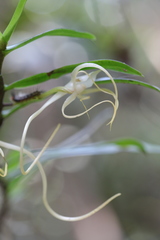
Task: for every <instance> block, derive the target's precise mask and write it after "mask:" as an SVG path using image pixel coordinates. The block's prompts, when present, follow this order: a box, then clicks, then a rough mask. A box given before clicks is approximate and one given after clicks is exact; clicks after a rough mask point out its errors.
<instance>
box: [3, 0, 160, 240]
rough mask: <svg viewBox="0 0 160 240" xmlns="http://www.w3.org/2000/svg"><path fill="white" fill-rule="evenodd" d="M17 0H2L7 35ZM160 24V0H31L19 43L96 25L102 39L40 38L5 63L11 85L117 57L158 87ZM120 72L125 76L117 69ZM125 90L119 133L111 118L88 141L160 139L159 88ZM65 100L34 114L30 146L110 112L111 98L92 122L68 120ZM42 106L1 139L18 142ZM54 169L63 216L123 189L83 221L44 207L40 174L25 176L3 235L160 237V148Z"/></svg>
mask: <svg viewBox="0 0 160 240" xmlns="http://www.w3.org/2000/svg"><path fill="white" fill-rule="evenodd" d="M17 2H18V1H16V0H5V1H4V0H0V29H1V31H2V32H3V30H4V29H5V27H6V26H7V24H8V22H9V20H10V18H11V16H12V13H13V11H14V9H15V6H16V4H17ZM159 22H160V1H158V0H152V1H151V0H134V1H129V0H81V1H78V0H58V1H57V0H45V1H42V0H28V1H27V4H26V8H25V10H24V12H23V15H22V17H21V19H20V22H19V24H18V25H17V28H16V31H15V33H14V34H13V36H12V39H11V41H10V44H14V43H16V42H20V41H22V40H24V39H27V38H29V37H32V36H34V35H36V34H39V33H41V32H43V31H47V30H50V29H54V28H70V29H75V30H80V31H87V32H90V33H93V34H94V35H95V36H96V41H90V40H85V39H84V40H83V39H73V38H72V39H71V38H68V37H53V38H49V37H46V38H42V39H40V40H37V41H35V42H33V43H31V44H29V45H27V46H25V47H24V48H20V49H19V50H16V51H14V52H13V53H11V54H9V55H8V56H7V57H6V59H5V61H4V65H3V76H4V80H5V83H6V84H8V83H10V82H13V81H15V80H17V79H21V78H24V77H27V76H30V75H33V74H36V73H40V72H46V71H50V70H52V69H54V68H58V67H61V66H64V65H68V64H73V63H79V62H82V61H88V60H95V59H114V60H119V61H123V62H125V63H127V64H129V65H131V66H132V67H135V68H136V69H138V70H139V71H141V72H142V73H143V74H144V79H141V80H143V81H145V82H148V83H151V84H154V85H157V86H159V85H160V84H159V81H160V75H159V74H160V44H159V42H160V27H159ZM113 76H119V77H121V76H123V75H122V74H117V73H113ZM136 79H137V78H136ZM139 79H140V78H139ZM68 81H69V76H65V77H62V78H60V79H58V80H50V81H49V82H48V83H43V84H41V85H40V86H36V87H33V88H30V89H26V90H25V91H26V92H27V93H29V92H32V91H35V90H37V89H38V90H43V91H46V90H48V89H50V88H53V87H55V86H61V85H64V84H65V83H66V82H68ZM118 90H119V101H120V107H119V110H118V113H117V117H116V119H115V122H114V124H113V127H112V130H111V131H110V130H109V127H106V125H105V123H104V124H103V125H102V126H101V127H100V128H99V129H98V130H97V131H96V132H95V133H94V134H92V136H89V137H88V139H87V142H89V143H91V142H96V141H103V140H113V139H115V138H121V137H134V138H138V139H141V140H144V141H146V142H150V143H155V144H160V139H159V136H160V115H159V110H160V104H159V103H160V101H159V98H160V97H159V95H158V93H157V92H154V91H153V90H148V89H145V88H142V87H140V86H134V85H123V84H118ZM10 94H11V93H7V94H6V95H5V100H6V101H9V98H10ZM97 99H101V96H99V95H98V94H95V96H92V99H91V100H90V101H89V104H93V102H95V101H96V102H97ZM63 101H64V99H62V100H60V101H59V102H57V103H55V104H53V105H52V106H50V107H49V108H48V109H46V110H45V111H44V112H43V113H42V114H41V115H40V116H39V118H38V119H36V121H33V123H32V124H31V127H30V130H29V133H28V139H27V144H28V146H29V147H31V148H39V147H42V146H43V145H44V143H45V140H46V139H47V138H48V136H49V135H50V132H51V131H52V130H53V128H54V127H55V126H56V124H57V123H59V122H60V123H62V127H61V129H60V131H59V132H58V134H57V136H56V138H55V139H54V140H53V143H52V146H54V145H55V144H59V143H61V141H63V140H64V139H66V138H67V137H69V136H71V135H72V134H73V133H76V132H77V131H79V130H81V129H82V128H83V127H85V126H86V124H89V123H90V121H92V120H93V119H94V118H95V117H96V116H99V118H101V117H102V112H101V110H103V109H104V108H105V106H104V105H103V106H100V107H98V108H96V109H94V110H93V111H91V113H90V118H91V120H88V118H87V116H83V117H81V118H78V119H73V120H68V119H64V118H63V117H62V114H61V105H62V103H63ZM92 101H93V102H92ZM41 105H42V103H41V102H39V103H36V104H33V105H31V106H28V107H26V108H25V109H23V110H20V111H19V112H17V113H15V114H14V115H13V116H11V117H10V118H9V119H7V120H6V121H5V122H4V124H3V128H2V129H1V132H0V134H1V139H2V140H5V141H7V142H12V143H19V142H20V138H21V134H22V130H23V127H24V124H25V122H26V120H27V118H28V117H29V116H30V114H31V113H33V112H34V111H35V110H36V109H38V107H40V106H41ZM77 107H78V108H79V111H80V110H83V108H82V106H81V104H80V103H79V101H77V102H75V103H73V104H72V107H69V108H68V109H67V111H68V112H70V113H71V111H72V112H73V111H75V112H76V109H77ZM107 117H108V116H107V111H106V118H107ZM104 122H105V121H104ZM97 124H99V122H98V121H97ZM88 134H90V133H89V132H88ZM45 170H46V173H47V176H48V182H49V192H48V199H49V202H50V203H51V206H52V207H53V208H54V210H56V211H57V212H58V213H61V214H62V215H67V216H76V215H81V214H84V213H86V212H88V211H90V210H92V209H93V208H95V207H97V206H98V205H99V204H101V203H102V202H103V201H105V200H106V199H107V198H109V197H111V196H112V195H113V194H115V193H118V192H121V193H122V196H121V197H119V198H117V199H116V200H114V201H113V202H112V203H111V204H109V205H108V206H107V207H105V208H104V209H103V210H101V211H100V212H99V213H97V214H95V215H94V216H92V217H91V218H89V219H86V220H84V221H81V222H76V223H66V222H61V221H59V220H56V219H54V218H53V217H52V216H50V215H49V213H48V212H47V211H46V210H45V208H44V206H43V204H42V200H41V193H42V186H41V179H40V176H39V174H38V172H37V175H36V176H35V177H34V178H26V179H27V181H25V184H24V185H23V182H22V183H21V189H19V190H18V191H17V192H15V193H14V194H13V195H11V196H10V199H9V209H8V213H7V216H6V218H5V220H4V224H3V229H2V232H1V235H0V237H1V239H3V240H12V239H14V240H21V239H23V240H37V239H38V240H41V239H46V240H51V239H56V240H67V239H69V240H88V239H92V240H158V239H160V227H159V226H160V157H159V155H158V154H150V155H145V154H142V153H141V154H135V153H134V154H132V153H120V154H114V155H107V156H105V155H104V156H89V157H88V156H87V157H79V158H77V159H61V160H57V161H54V163H53V162H49V163H48V164H47V165H46V168H45Z"/></svg>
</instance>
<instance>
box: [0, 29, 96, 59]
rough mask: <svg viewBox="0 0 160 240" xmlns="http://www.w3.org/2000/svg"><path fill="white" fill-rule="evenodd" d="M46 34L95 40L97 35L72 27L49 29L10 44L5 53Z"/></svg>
mask: <svg viewBox="0 0 160 240" xmlns="http://www.w3.org/2000/svg"><path fill="white" fill-rule="evenodd" d="M45 36H50V37H52V36H66V37H74V38H87V39H92V40H95V36H94V35H92V34H90V33H87V32H78V31H75V30H71V29H54V30H50V31H47V32H44V33H41V34H39V35H37V36H35V37H32V38H30V39H27V40H25V41H23V42H20V43H17V44H15V45H12V46H8V47H7V48H6V50H5V51H4V54H5V55H7V54H8V53H10V52H12V51H14V50H16V49H18V48H21V47H23V46H25V45H27V44H28V43H31V42H33V41H35V40H37V39H39V38H42V37H45Z"/></svg>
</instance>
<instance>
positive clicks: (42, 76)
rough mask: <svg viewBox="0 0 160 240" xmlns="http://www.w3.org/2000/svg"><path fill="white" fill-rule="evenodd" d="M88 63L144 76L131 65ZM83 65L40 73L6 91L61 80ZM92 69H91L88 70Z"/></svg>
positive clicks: (105, 62) (109, 61)
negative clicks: (60, 78) (55, 79)
mask: <svg viewBox="0 0 160 240" xmlns="http://www.w3.org/2000/svg"><path fill="white" fill-rule="evenodd" d="M88 63H96V64H99V65H100V66H102V67H104V68H106V69H109V70H114V71H117V72H123V73H127V74H133V75H138V76H142V74H141V73H140V72H139V71H137V70H136V69H134V68H132V67H130V66H129V65H127V64H125V63H122V62H119V61H114V60H96V61H88ZM80 64H82V63H78V64H73V65H67V66H64V67H61V68H57V69H54V70H52V71H50V72H47V73H39V74H36V75H34V76H31V77H28V78H25V79H21V80H19V81H17V82H14V83H12V84H10V85H8V86H6V88H5V90H10V89H13V88H24V87H29V86H32V85H37V84H39V83H42V82H45V81H48V80H50V79H53V78H59V77H61V76H63V75H65V74H68V73H71V72H72V71H73V70H74V68H75V67H77V66H78V65H80ZM85 69H86V68H85ZM87 69H91V68H87Z"/></svg>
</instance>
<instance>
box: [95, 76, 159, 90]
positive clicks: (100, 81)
mask: <svg viewBox="0 0 160 240" xmlns="http://www.w3.org/2000/svg"><path fill="white" fill-rule="evenodd" d="M114 81H115V82H116V83H124V84H134V85H140V86H142V87H146V88H150V89H153V90H156V91H157V92H160V88H159V87H157V86H154V85H151V84H149V83H145V82H142V81H139V80H136V79H129V78H115V79H114ZM96 83H97V84H107V83H112V82H111V80H110V79H109V78H108V77H105V78H98V79H97V80H96Z"/></svg>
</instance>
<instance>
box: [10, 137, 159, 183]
mask: <svg viewBox="0 0 160 240" xmlns="http://www.w3.org/2000/svg"><path fill="white" fill-rule="evenodd" d="M40 150H41V149H36V150H32V152H33V153H34V154H38V153H39V152H40ZM122 152H128V153H143V154H144V153H145V154H160V145H155V144H151V143H147V142H144V141H141V140H138V139H132V138H122V139H116V140H114V141H112V142H106V141H104V142H97V143H92V144H82V145H78V146H75V147H72V146H69V147H66V146H63V151H62V146H60V147H58V146H56V148H48V149H46V151H45V152H44V154H43V155H42V157H41V162H43V163H46V162H48V161H54V159H61V158H71V157H74V158H75V157H78V156H91V155H94V156H96V155H110V154H118V153H122ZM25 167H28V164H26V165H25ZM19 175H21V172H20V170H19V168H12V171H9V173H8V175H7V177H6V178H7V179H8V180H12V179H14V178H15V177H17V176H19Z"/></svg>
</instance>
